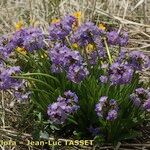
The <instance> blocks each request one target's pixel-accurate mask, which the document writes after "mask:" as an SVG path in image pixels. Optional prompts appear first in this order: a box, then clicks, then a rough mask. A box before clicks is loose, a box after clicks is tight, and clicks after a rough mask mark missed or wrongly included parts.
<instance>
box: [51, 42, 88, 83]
mask: <svg viewBox="0 0 150 150" xmlns="http://www.w3.org/2000/svg"><path fill="white" fill-rule="evenodd" d="M50 58H51V61H52V72H55V73H56V72H57V73H58V72H62V71H63V70H64V71H66V73H67V77H68V79H69V80H71V81H73V82H75V83H79V82H80V81H82V80H83V79H84V78H85V77H86V76H87V75H88V70H87V68H86V66H85V65H84V64H83V59H82V57H81V55H80V53H79V52H78V51H72V50H71V49H69V48H68V47H66V46H61V45H60V44H57V45H56V46H55V47H54V48H53V49H52V50H51V51H50Z"/></svg>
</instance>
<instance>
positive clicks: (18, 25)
mask: <svg viewBox="0 0 150 150" xmlns="http://www.w3.org/2000/svg"><path fill="white" fill-rule="evenodd" d="M22 27H23V21H22V20H20V21H18V22H16V23H15V28H16V30H20V29H22Z"/></svg>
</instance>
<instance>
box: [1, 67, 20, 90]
mask: <svg viewBox="0 0 150 150" xmlns="http://www.w3.org/2000/svg"><path fill="white" fill-rule="evenodd" d="M19 73H20V67H19V66H14V67H10V68H1V69H0V89H2V90H7V89H11V88H14V89H18V87H20V86H21V81H20V80H18V79H15V78H13V77H11V76H12V75H15V74H19Z"/></svg>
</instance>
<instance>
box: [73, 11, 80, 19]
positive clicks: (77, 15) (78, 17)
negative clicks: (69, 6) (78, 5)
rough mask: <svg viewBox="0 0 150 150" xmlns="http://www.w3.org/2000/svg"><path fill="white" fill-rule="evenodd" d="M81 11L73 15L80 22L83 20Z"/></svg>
mask: <svg viewBox="0 0 150 150" xmlns="http://www.w3.org/2000/svg"><path fill="white" fill-rule="evenodd" d="M81 15H82V14H81V11H77V12H75V13H74V14H73V16H74V17H76V18H77V19H78V20H80V19H81Z"/></svg>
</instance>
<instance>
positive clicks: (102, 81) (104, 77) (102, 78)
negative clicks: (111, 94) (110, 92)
mask: <svg viewBox="0 0 150 150" xmlns="http://www.w3.org/2000/svg"><path fill="white" fill-rule="evenodd" d="M107 81H108V77H107V76H100V82H101V83H107Z"/></svg>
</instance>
